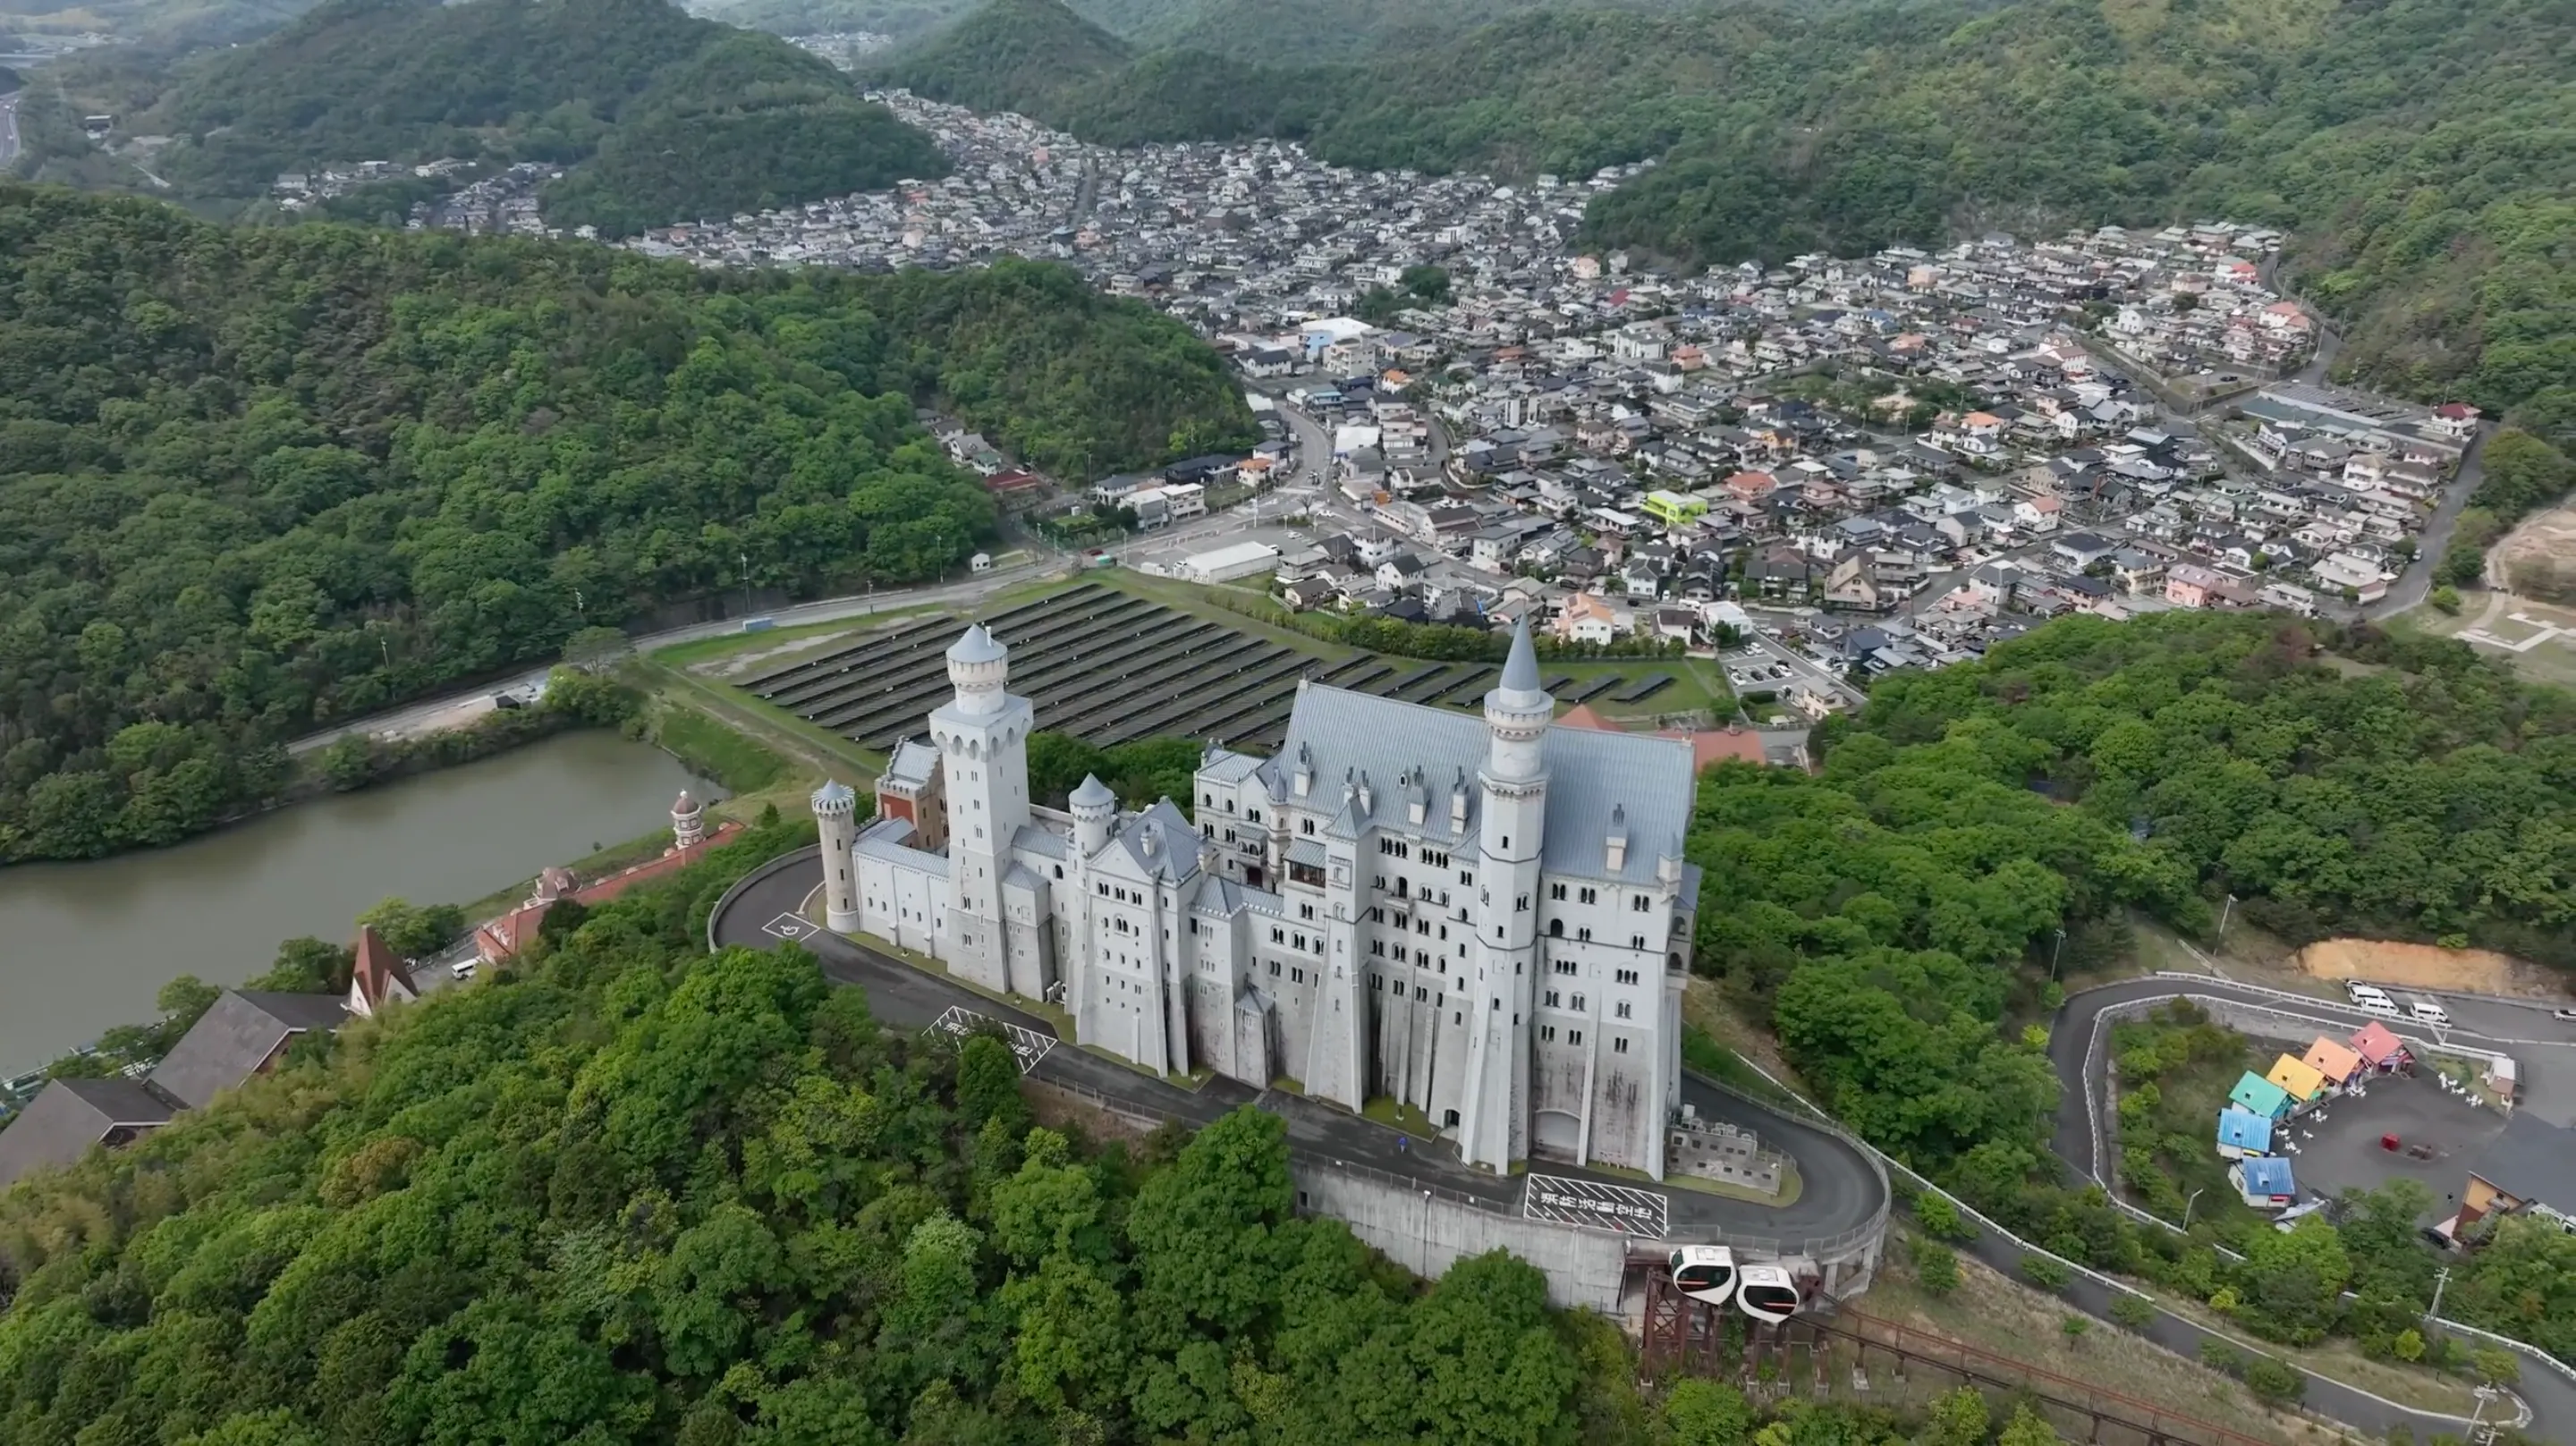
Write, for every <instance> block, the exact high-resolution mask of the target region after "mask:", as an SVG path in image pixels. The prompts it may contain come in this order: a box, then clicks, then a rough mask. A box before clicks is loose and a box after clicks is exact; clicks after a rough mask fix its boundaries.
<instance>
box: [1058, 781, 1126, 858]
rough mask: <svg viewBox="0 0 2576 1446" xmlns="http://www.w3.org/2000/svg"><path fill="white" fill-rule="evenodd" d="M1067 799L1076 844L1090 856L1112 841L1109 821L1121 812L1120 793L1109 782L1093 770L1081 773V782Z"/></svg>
mask: <svg viewBox="0 0 2576 1446" xmlns="http://www.w3.org/2000/svg"><path fill="white" fill-rule="evenodd" d="M1065 802H1066V803H1067V804H1069V805H1070V806H1071V809H1072V813H1073V842H1074V847H1076V848H1078V849H1080V850H1081V851H1082V856H1083V857H1084V858H1086V859H1087V858H1090V857H1091V856H1092V855H1093V854H1096V853H1098V852H1100V851H1101V850H1102V849H1103V848H1106V847H1108V845H1109V825H1110V822H1111V821H1112V820H1113V819H1115V818H1116V817H1117V814H1118V795H1116V794H1114V793H1111V792H1110V791H1109V785H1108V784H1105V783H1103V782H1101V781H1100V780H1099V779H1098V778H1096V777H1094V776H1092V775H1091V774H1088V773H1086V774H1084V775H1082V786H1081V787H1079V788H1077V789H1075V790H1074V791H1073V796H1072V797H1071V798H1069V799H1066V800H1065Z"/></svg>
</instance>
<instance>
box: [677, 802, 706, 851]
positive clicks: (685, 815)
mask: <svg viewBox="0 0 2576 1446" xmlns="http://www.w3.org/2000/svg"><path fill="white" fill-rule="evenodd" d="M706 839H707V810H706V808H705V806H704V805H702V804H700V803H699V802H698V801H697V800H696V799H695V798H692V797H690V796H689V791H688V790H687V789H685V788H684V789H681V790H680V801H679V802H677V803H674V804H672V805H671V849H672V851H673V852H675V853H676V852H678V851H679V850H681V849H684V848H688V847H690V846H692V845H694V844H701V843H704V842H706Z"/></svg>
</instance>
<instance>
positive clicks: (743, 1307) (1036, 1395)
mask: <svg viewBox="0 0 2576 1446" xmlns="http://www.w3.org/2000/svg"><path fill="white" fill-rule="evenodd" d="M810 834H811V830H810V827H808V828H807V829H805V830H804V835H805V836H806V837H810ZM794 842H796V836H795V832H794V831H793V830H791V829H788V828H782V827H780V826H778V825H777V824H775V823H765V824H763V825H762V826H761V827H759V828H756V829H754V830H753V831H752V832H751V833H750V835H749V836H747V837H746V838H744V839H743V840H742V841H740V842H738V843H736V844H733V845H731V846H729V847H727V848H725V849H722V850H719V851H717V853H716V855H715V856H714V857H712V858H710V859H709V860H708V861H706V862H705V863H703V864H701V865H698V866H696V867H694V868H692V869H690V870H689V871H687V872H686V873H684V874H683V875H681V876H679V877H677V878H676V879H674V880H672V881H669V882H667V883H664V884H661V885H657V886H654V887H650V888H648V889H644V890H639V891H637V892H636V893H634V894H632V895H630V896H628V897H627V898H624V899H621V900H619V901H618V902H616V903H614V904H610V905H606V906H603V907H601V908H599V909H597V910H594V911H588V912H587V913H585V912H584V911H581V910H579V909H575V908H560V907H559V908H558V909H557V910H556V911H555V913H554V914H553V915H552V916H550V917H549V919H548V920H547V923H546V926H545V929H544V932H543V934H542V936H541V938H540V939H539V941H538V943H537V944H536V946H535V947H534V948H533V949H532V950H531V951H530V953H529V955H528V956H526V957H525V958H524V959H523V961H522V962H521V963H520V964H519V965H518V966H517V967H514V968H512V969H510V970H507V971H503V972H502V973H501V974H500V975H499V976H498V977H497V978H494V979H492V980H489V981H486V982H481V983H478V984H476V985H474V986H472V987H469V988H465V989H461V990H457V991H454V992H452V993H449V994H444V995H440V996H436V997H434V998H432V999H431V1000H428V1001H424V1002H423V1003H420V1004H418V1005H413V1006H409V1007H406V1008H404V1009H401V1010H398V1011H395V1012H394V1013H393V1014H392V1015H391V1016H390V1017H388V1018H385V1019H381V1020H376V1021H360V1022H353V1023H352V1024H351V1025H350V1026H349V1027H348V1028H347V1029H345V1030H344V1031H343V1032H342V1034H341V1036H340V1037H339V1038H338V1039H337V1040H336V1041H335V1040H329V1039H324V1038H319V1037H317V1038H315V1039H314V1040H312V1041H311V1042H309V1043H306V1044H302V1045H299V1046H298V1047H297V1048H296V1049H295V1050H294V1051H292V1052H291V1053H290V1055H289V1056H288V1059H287V1061H286V1063H285V1065H284V1067H283V1068H282V1069H281V1070H280V1071H278V1072H277V1073H276V1074H275V1075H273V1076H271V1077H267V1078H260V1079H254V1080H252V1081H251V1082H250V1083H249V1084H247V1085H246V1086H245V1087H243V1088H242V1089H241V1090H239V1091H237V1092H235V1093H234V1094H232V1095H230V1096H228V1097H227V1098H225V1099H224V1100H221V1101H219V1102H217V1104H216V1105H215V1106H214V1107H213V1108H211V1109H208V1110H204V1111H199V1112H193V1113H191V1114H189V1115H186V1116H184V1117H182V1118H181V1119H180V1120H179V1121H178V1122H176V1123H174V1124H172V1125H170V1126H168V1127H166V1128H164V1129H162V1130H159V1131H157V1132H155V1133H154V1134H152V1135H151V1136H150V1137H149V1138H147V1139H145V1140H143V1141H142V1142H140V1143H138V1144H136V1145H135V1146H133V1147H131V1148H129V1149H126V1150H122V1151H119V1152H116V1153H113V1154H102V1155H94V1156H92V1157H91V1158H90V1159H88V1160H87V1161H85V1162H83V1163H82V1164H80V1165H79V1166H76V1167H74V1168H73V1169H71V1170H69V1171H67V1172H63V1173H61V1174H58V1175H53V1176H45V1177H39V1178H37V1179H35V1180H33V1181H30V1182H25V1183H22V1184H20V1185H19V1186H17V1187H16V1188H15V1189H13V1190H11V1191H10V1192H8V1193H7V1194H6V1195H0V1300H5V1301H7V1302H8V1303H7V1305H6V1306H5V1308H0V1310H5V1313H0V1438H5V1439H7V1440H8V1441H10V1442H11V1443H13V1446H112V1443H113V1446H123V1443H146V1442H159V1443H169V1446H326V1443H329V1446H341V1443H348V1446H410V1443H458V1446H462V1443H494V1446H559V1443H565V1442H574V1443H583V1446H624V1443H630V1442H632V1443H656V1446H881V1443H883V1446H890V1443H895V1442H902V1443H906V1446H1023V1443H1025V1446H1042V1443H1056V1442H1091V1443H1100V1446H1109V1443H1124V1442H1138V1443H1143V1442H1205V1443H1210V1446H1218V1443H1240V1446H1257V1443H1297V1442H1324V1441H1332V1442H1350V1443H1380V1442H1383V1443H1398V1442H1403V1443H1411V1442H1425V1441H1437V1442H1442V1443H1446V1446H1486V1443H1490V1446H1575V1443H1578V1442H1580V1443H1582V1446H1748V1443H1752V1442H1755V1441H1757V1440H1758V1441H1760V1442H1762V1443H1765V1446H1785V1443H1790V1442H1796V1443H1799V1446H1898V1443H1903V1442H1906V1441H1909V1440H1911V1441H1917V1442H1922V1443H1925V1446H1982V1443H1984V1442H1987V1441H1989V1440H1998V1441H2000V1442H2001V1443H2002V1446H2051V1443H2053V1442H2054V1441H2055V1439H2056V1438H2055V1436H2054V1434H2053V1433H2052V1432H2051V1431H2050V1430H2049V1429H2048V1427H2047V1426H2046V1424H2045V1423H2044V1422H2042V1421H2040V1420H2039V1419H2038V1418H2037V1417H2035V1416H2033V1415H2031V1414H2030V1413H2029V1412H2028V1410H2027V1408H2021V1409H2018V1410H2014V1411H2012V1412H2010V1413H2008V1414H2007V1413H1996V1412H1990V1409H1989V1408H1988V1406H1987V1405H1986V1404H1985V1403H1984V1402H1983V1401H1982V1400H1980V1399H1979V1398H1978V1397H1977V1396H1976V1395H1975V1394H1974V1393H1973V1392H1963V1393H1954V1394H1953V1395H1952V1396H1948V1397H1944V1398H1942V1399H1941V1400H1940V1401H1939V1402H1938V1403H1937V1404H1936V1406H1935V1408H1934V1409H1933V1410H1932V1411H1931V1412H1930V1413H1928V1414H1927V1415H1926V1416H1924V1417H1922V1418H1919V1419H1916V1420H1904V1419H1900V1418H1898V1417H1896V1416H1894V1415H1892V1414H1890V1413H1888V1412H1884V1411H1872V1410H1856V1409H1853V1408H1849V1407H1841V1406H1825V1405H1816V1404H1809V1403H1805V1402H1802V1401H1789V1402H1785V1403H1783V1404H1781V1405H1778V1406H1776V1407H1774V1408H1772V1412H1771V1413H1769V1414H1771V1415H1773V1416H1775V1417H1776V1419H1775V1420H1773V1421H1771V1422H1770V1423H1768V1424H1766V1421H1765V1415H1766V1413H1764V1412H1762V1411H1758V1410H1757V1409H1755V1408H1754V1407H1753V1406H1752V1405H1750V1404H1749V1403H1748V1402H1747V1401H1746V1400H1745V1398H1744V1397H1743V1396H1742V1395H1740V1394H1738V1393H1737V1392H1736V1391H1735V1390H1733V1389H1732V1388H1731V1387H1727V1386H1722V1385H1718V1384H1716V1383H1713V1382H1706V1381H1701V1382H1691V1383H1687V1384H1684V1385H1680V1386H1677V1387H1675V1388H1674V1389H1672V1390H1671V1391H1670V1392H1669V1393H1667V1394H1666V1395H1665V1396H1664V1398H1663V1399H1662V1400H1660V1401H1658V1402H1653V1403H1649V1402H1648V1401H1647V1400H1645V1399H1642V1398H1641V1397H1640V1395H1639V1393H1638V1390H1637V1387H1636V1384H1635V1383H1636V1371H1635V1366H1634V1363H1633V1360H1632V1359H1631V1357H1630V1356H1629V1354H1628V1351H1627V1348H1626V1346H1625V1344H1624V1343H1623V1342H1622V1341H1621V1340H1620V1339H1619V1337H1618V1334H1617V1332H1616V1329H1615V1328H1614V1327H1613V1326H1611V1325H1610V1324H1609V1323H1608V1322H1606V1321H1604V1320H1602V1319H1600V1318H1599V1317H1596V1316H1588V1315H1572V1314H1565V1313H1560V1312H1556V1311H1552V1310H1550V1309H1549V1308H1548V1306H1547V1303H1546V1288H1545V1282H1544V1281H1543V1279H1542V1278H1541V1277H1540V1276H1539V1274H1538V1272H1537V1271H1536V1270H1534V1269H1532V1268H1531V1267H1530V1266H1528V1265H1526V1264H1523V1263H1521V1262H1519V1261H1517V1260H1513V1259H1511V1258H1509V1257H1507V1256H1504V1255H1501V1254H1499V1253H1497V1254H1494V1255H1489V1256H1483V1257H1479V1258H1476V1259H1471V1260H1467V1261H1464V1262H1461V1263H1460V1264H1458V1265H1457V1266H1455V1267H1454V1268H1452V1269H1451V1270H1450V1271H1449V1272H1448V1274H1447V1275H1446V1276H1444V1277H1443V1278H1442V1279H1441V1280H1440V1281H1438V1282H1437V1283H1436V1284H1431V1285H1425V1284H1423V1283H1421V1282H1418V1281H1416V1280H1414V1279H1413V1278H1412V1277H1411V1276H1409V1275H1407V1274H1406V1273H1404V1272H1403V1271H1402V1270H1400V1269H1398V1268H1396V1267H1395V1266H1393V1265H1391V1264H1389V1263H1388V1262H1387V1261H1386V1260H1385V1259H1384V1258H1382V1257H1380V1256H1377V1255H1376V1254H1374V1253H1373V1252H1371V1251H1370V1250H1368V1249H1367V1248H1365V1247H1364V1246H1362V1245H1360V1244H1359V1243H1358V1242H1357V1241H1356V1240H1354V1239H1353V1238H1352V1236H1351V1234H1350V1232H1349V1230H1348V1229H1347V1228H1346V1227H1344V1226H1343V1225H1341V1224H1340V1223H1338V1222H1335V1221H1329V1220H1318V1219H1307V1218H1300V1217H1298V1216H1297V1215H1296V1214H1295V1213H1294V1211H1293V1210H1292V1203H1293V1201H1294V1198H1295V1197H1294V1190H1293V1187H1292V1185H1291V1183H1290V1177H1289V1173H1288V1156H1287V1148H1286V1138H1285V1129H1284V1126H1283V1124H1282V1122H1281V1120H1280V1119H1279V1117H1277V1116H1275V1115H1268V1114H1264V1113H1261V1112H1258V1111H1256V1110H1252V1109H1249V1108H1246V1109H1244V1110H1241V1111H1238V1112H1236V1113H1235V1114H1232V1115H1229V1116H1227V1117H1225V1118H1224V1119H1222V1120H1220V1121H1218V1122H1217V1123H1216V1124H1214V1125H1211V1126H1209V1127H1208V1128H1206V1129H1204V1130H1202V1131H1199V1132H1198V1133H1197V1134H1196V1135H1195V1136H1191V1135H1188V1134H1186V1133H1184V1132H1182V1131H1180V1130H1178V1129H1177V1128H1168V1127H1167V1128H1166V1129H1164V1130H1161V1131H1157V1132H1156V1133H1154V1134H1152V1135H1150V1136H1148V1137H1146V1138H1144V1139H1143V1140H1141V1141H1135V1142H1115V1143H1108V1144H1105V1145H1098V1144H1093V1143H1090V1142H1087V1141H1085V1140H1084V1139H1082V1138H1081V1137H1080V1136H1079V1135H1076V1134H1072V1133H1068V1132H1064V1131H1060V1130H1056V1129H1049V1128H1046V1127H1044V1126H1042V1125H1039V1124H1037V1123H1035V1122H1034V1121H1033V1119H1032V1117H1031V1111H1032V1105H1031V1102H1030V1101H1029V1100H1028V1099H1026V1098H1024V1096H1023V1094H1022V1092H1021V1087H1020V1077H1019V1070H1018V1067H1017V1065H1016V1064H1015V1063H1014V1061H1013V1059H1012V1057H1011V1054H1010V1051H1009V1049H1008V1048H1007V1047H1006V1046H1005V1045H1004V1044H1002V1043H1001V1042H1000V1041H999V1040H998V1039H993V1038H985V1037H980V1036H979V1037H974V1038H970V1039H967V1040H965V1041H964V1042H963V1043H962V1044H960V1043H957V1042H954V1041H950V1040H949V1039H948V1038H947V1037H946V1036H944V1035H932V1036H928V1037H924V1036H917V1035H914V1034H912V1033H911V1032H909V1031H897V1030H888V1029H883V1028H880V1027H879V1026H878V1024H877V1023H876V1022H875V1021H874V1020H873V1019H872V1018H871V1017H870V1015H869V1012H868V1007H867V1004H866V999H865V996H864V995H863V994H862V993H861V992H860V991H858V990H855V989H834V988H832V987H830V986H828V985H827V984H825V983H824V981H823V978H822V975H821V973H820V971H819V970H818V969H817V968H816V966H815V963H814V961H813V959H812V958H811V957H810V956H808V955H806V954H805V953H803V952H802V951H801V950H798V949H794V948H784V949H778V950H773V951H769V952H760V953H756V952H752V951H748V950H740V949H735V950H727V951H725V952H723V953H720V954H716V955H714V956H709V955H708V954H707V953H706V952H705V949H704V946H703V943H702V938H703V934H702V930H703V928H704V921H705V914H706V910H707V909H708V908H709V907H710V905H711V904H712V902H713V901H714V899H715V897H716V896H717V894H718V893H720V892H721V891H722V889H723V887H724V886H725V884H726V883H727V882H728V881H729V880H730V879H731V878H732V877H735V876H738V875H739V874H740V873H741V872H743V871H744V870H746V869H747V868H749V867H750V866H751V865H752V864H753V863H754V862H756V861H757V860H759V859H761V858H764V857H767V856H768V855H770V854H773V853H775V852H777V851H779V850H780V849H782V848H784V847H787V846H789V845H791V844H793V843H794ZM286 955H287V957H286V958H285V959H284V960H283V961H282V963H281V970H280V973H281V976H283V977H282V978H281V979H277V980H272V981H269V982H272V983H275V982H287V980H288V979H292V978H297V977H311V978H312V981H313V982H316V983H328V982H330V981H329V979H328V978H327V977H323V976H327V975H329V974H331V973H334V972H345V970H346V968H347V956H346V954H345V952H342V951H336V950H333V949H331V948H330V947H329V946H327V945H319V944H314V943H312V942H311V941H299V942H298V943H296V944H290V945H289V946H288V948H287V951H286ZM1757 1433H1758V1434H1757Z"/></svg>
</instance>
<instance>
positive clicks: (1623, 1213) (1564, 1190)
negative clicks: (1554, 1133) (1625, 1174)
mask: <svg viewBox="0 0 2576 1446" xmlns="http://www.w3.org/2000/svg"><path fill="white" fill-rule="evenodd" d="M1672 1203H1673V1202H1672V1197H1671V1196H1669V1195H1666V1194H1664V1193H1663V1192H1662V1191H1659V1190H1639V1189H1635V1188H1633V1187H1630V1186H1627V1185H1610V1184H1604V1183H1603V1182H1601V1181H1599V1180H1573V1179H1568V1178H1566V1177H1565V1176H1563V1175H1532V1176H1530V1177H1529V1183H1528V1188H1526V1189H1525V1190H1523V1191H1522V1192H1521V1214H1522V1215H1523V1216H1524V1217H1526V1218H1528V1219H1531V1220H1544V1221H1547V1222H1548V1223H1550V1224H1553V1225H1579V1226H1582V1227H1583V1228H1585V1229H1587V1230H1607V1231H1610V1232H1611V1233H1613V1234H1616V1235H1642V1236H1645V1237H1647V1238H1648V1239H1651V1240H1661V1239H1663V1238H1664V1236H1666V1235H1667V1234H1669V1233H1671V1230H1672Z"/></svg>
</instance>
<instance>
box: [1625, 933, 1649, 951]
mask: <svg viewBox="0 0 2576 1446" xmlns="http://www.w3.org/2000/svg"><path fill="white" fill-rule="evenodd" d="M1628 947H1629V948H1631V949H1643V948H1645V947H1646V936H1645V935H1643V934H1631V935H1629V936H1628Z"/></svg>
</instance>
